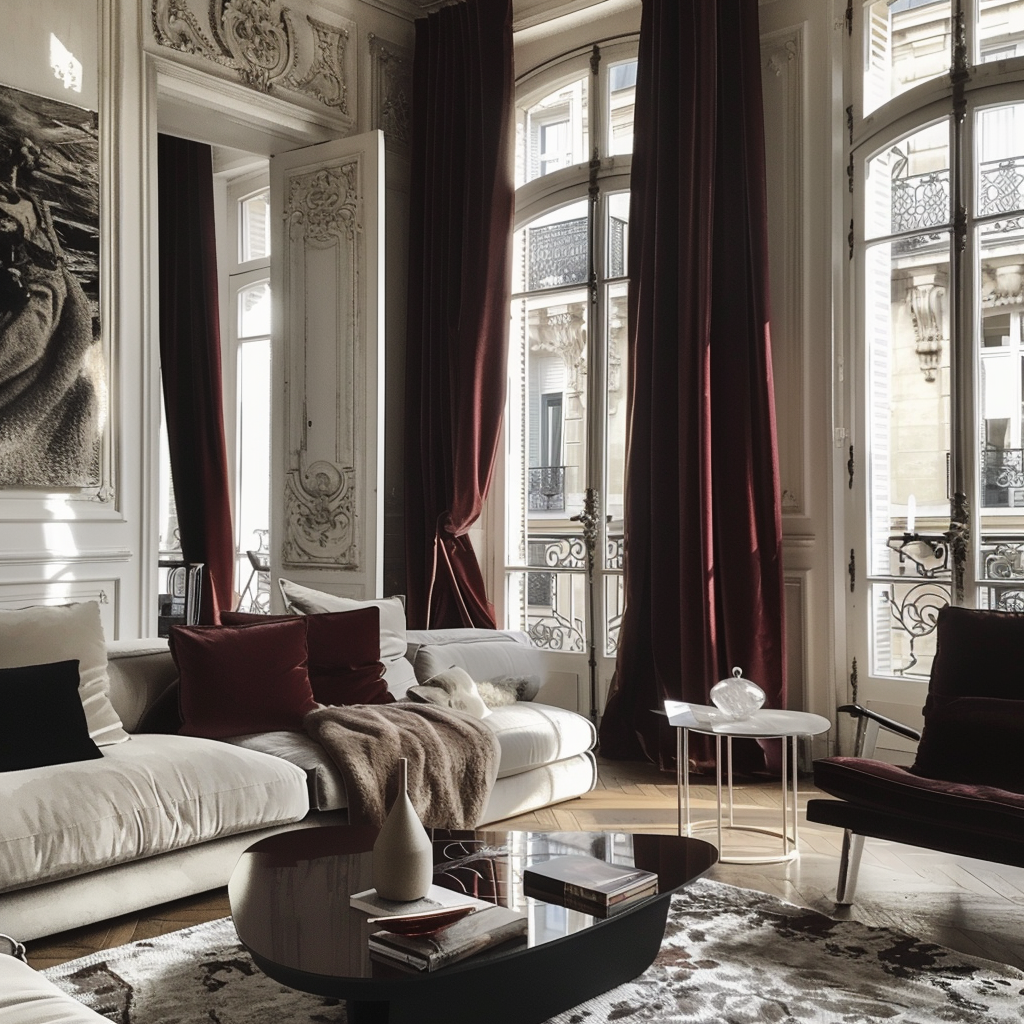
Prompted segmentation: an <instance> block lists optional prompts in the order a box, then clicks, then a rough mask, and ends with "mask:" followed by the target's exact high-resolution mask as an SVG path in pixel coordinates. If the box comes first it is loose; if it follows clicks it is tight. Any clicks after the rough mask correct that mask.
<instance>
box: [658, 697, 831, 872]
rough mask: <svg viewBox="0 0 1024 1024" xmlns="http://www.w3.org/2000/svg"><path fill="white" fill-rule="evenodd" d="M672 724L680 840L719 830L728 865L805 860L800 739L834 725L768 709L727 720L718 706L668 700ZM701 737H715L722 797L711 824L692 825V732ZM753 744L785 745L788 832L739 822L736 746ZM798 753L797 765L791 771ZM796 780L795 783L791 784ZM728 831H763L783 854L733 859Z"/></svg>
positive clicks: (803, 714) (784, 821) (784, 796)
mask: <svg viewBox="0 0 1024 1024" xmlns="http://www.w3.org/2000/svg"><path fill="white" fill-rule="evenodd" d="M665 714H666V715H667V716H668V724H669V725H671V726H673V727H674V728H675V730H676V794H677V804H678V816H679V835H681V836H682V835H687V836H688V835H691V834H692V833H693V832H695V831H700V830H702V829H709V828H716V829H717V830H718V852H719V860H720V861H721V862H722V863H723V864H775V863H778V862H780V861H787V860H795V859H796V858H797V857H799V855H800V850H799V847H798V846H797V840H798V835H797V818H798V813H797V812H798V804H797V795H798V791H797V740H798V739H799V738H800V737H801V736H818V735H820V734H821V733H823V732H827V731H828V730H829V728H830V727H831V723H830V722H829V720H828V719H827V718H823V717H822V716H821V715H812V714H810V713H809V712H806V711H777V710H773V709H767V708H762V709H761V710H760V711H755V712H754V713H753V714H752V715H751V716H750V717H749V718H744V719H741V720H739V721H736V720H735V719H731V718H727V717H726V716H725V715H724V714H723V713H722V712H721V711H719V709H718V708H716V707H710V706H708V705H704V704H684V703H681V702H679V701H672V700H667V701H665ZM691 732H696V733H701V734H702V735H705V736H714V737H715V786H716V794H717V805H718V806H717V816H716V818H715V819H708V820H706V821H697V822H691V821H690V773H689V771H688V770H687V766H688V764H689V740H690V733H691ZM737 736H740V737H744V738H747V739H779V740H782V828H781V829H774V828H762V827H759V826H755V825H742V824H741V825H737V824H736V822H735V818H734V813H733V808H734V803H733V787H732V741H733V738H734V737H737ZM723 737H724V738H725V741H726V753H727V757H728V762H729V768H728V775H727V791H728V801H729V808H728V821H727V822H726V821H725V820H724V818H725V807H724V802H723V799H722V738H723ZM790 751H792V766H790ZM790 776H792V783H790ZM727 830H732V831H736V832H759V833H761V834H763V835H769V836H776V837H778V838H779V839H780V840H781V841H782V850H781V853H780V854H773V853H768V854H750V855H739V856H737V855H731V854H730V855H727V854H726V852H725V849H724V845H723V834H724V832H725V831H727Z"/></svg>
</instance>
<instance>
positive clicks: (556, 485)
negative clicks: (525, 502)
mask: <svg viewBox="0 0 1024 1024" xmlns="http://www.w3.org/2000/svg"><path fill="white" fill-rule="evenodd" d="M527 473H528V477H527V485H526V486H527V494H528V496H529V501H530V511H531V512H564V511H565V466H535V467H531V468H530V469H529V470H528V471H527Z"/></svg>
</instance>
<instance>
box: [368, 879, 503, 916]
mask: <svg viewBox="0 0 1024 1024" xmlns="http://www.w3.org/2000/svg"><path fill="white" fill-rule="evenodd" d="M348 902H349V906H351V907H352V908H353V909H355V910H361V911H363V912H364V913H366V914H370V915H371V916H373V917H385V916H387V915H392V914H393V915H396V916H397V915H400V914H418V913H421V912H425V911H428V910H435V911H437V910H447V909H449V908H450V907H465V906H470V907H476V908H477V910H483V909H484V908H485V907H490V906H493V904H492V903H489V902H488V901H487V900H480V899H477V898H476V897H475V896H470V895H468V894H467V893H464V892H456V891H455V890H454V889H446V888H444V887H443V886H440V885H433V884H432V885H431V886H430V888H429V889H428V890H427V894H426V896H424V897H423V898H422V899H418V900H401V901H399V900H386V899H384V898H383V897H381V896H378V895H377V890H376V889H365V890H363V892H354V893H352V895H351V896H349V898H348Z"/></svg>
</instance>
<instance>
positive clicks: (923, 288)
mask: <svg viewBox="0 0 1024 1024" xmlns="http://www.w3.org/2000/svg"><path fill="white" fill-rule="evenodd" d="M947 284H948V275H947V274H946V273H945V272H944V271H938V272H936V271H932V272H930V273H925V274H916V273H915V274H914V275H913V277H912V279H911V280H910V281H909V282H908V284H907V295H906V303H907V309H908V311H909V312H910V319H911V322H912V323H913V325H914V351H915V352H916V353H917V358H918V360H919V362H920V364H921V372H922V373H923V374H924V379H925V380H926V381H929V382H932V381H934V380H935V379H936V373H937V371H938V368H939V363H940V361H941V359H942V348H943V342H945V341H946V340H947V339H946V324H947V317H946V286H947Z"/></svg>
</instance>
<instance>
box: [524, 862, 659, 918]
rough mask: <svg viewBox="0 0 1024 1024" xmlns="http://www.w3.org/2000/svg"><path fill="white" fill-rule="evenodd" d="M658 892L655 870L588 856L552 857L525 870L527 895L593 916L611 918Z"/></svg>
mask: <svg viewBox="0 0 1024 1024" xmlns="http://www.w3.org/2000/svg"><path fill="white" fill-rule="evenodd" d="M657 891H658V876H657V875H656V874H655V873H654V872H653V871H644V870H643V869H641V868H631V867H625V866H623V865H621V864H609V863H608V862H607V861H603V860H598V859H597V858H596V857H588V856H587V855H586V854H567V855H566V856H564V857H552V858H551V860H546V861H543V862H542V863H540V864H534V865H533V866H532V867H528V868H526V869H525V870H524V871H523V893H524V894H525V895H527V896H533V897H535V898H536V899H539V900H543V901H544V902H545V903H557V904H559V905H561V906H563V907H568V908H569V909H570V910H580V911H582V912H583V913H585V914H592V915H593V916H594V917H610V916H611V915H612V914H617V913H618V912H619V911H621V910H625V909H626V908H627V907H629V906H631V905H632V904H633V903H634V902H636V901H637V900H639V899H642V898H643V897H645V896H654V895H655V894H656V893H657Z"/></svg>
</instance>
